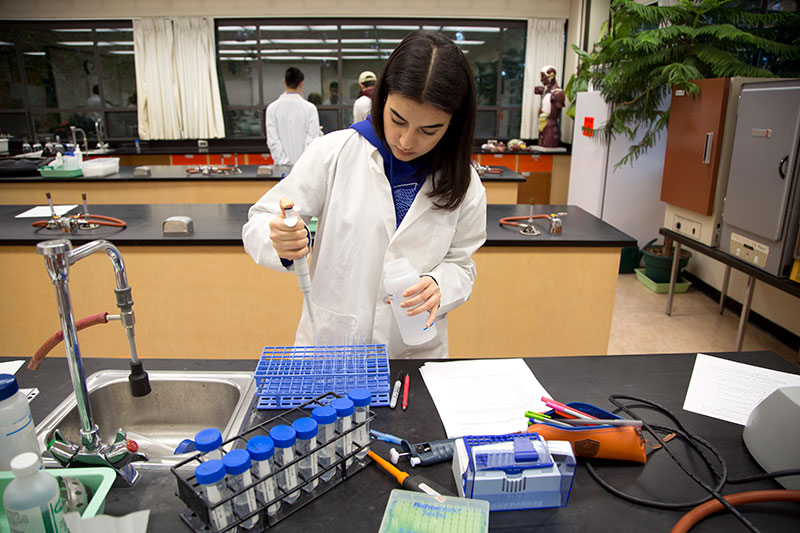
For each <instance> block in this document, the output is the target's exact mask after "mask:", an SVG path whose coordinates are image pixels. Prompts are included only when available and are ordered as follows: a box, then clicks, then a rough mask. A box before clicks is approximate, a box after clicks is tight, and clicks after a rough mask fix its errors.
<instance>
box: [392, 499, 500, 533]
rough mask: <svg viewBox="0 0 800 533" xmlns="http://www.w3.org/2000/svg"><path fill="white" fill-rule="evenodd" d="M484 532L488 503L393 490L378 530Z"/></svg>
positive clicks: (395, 532)
mask: <svg viewBox="0 0 800 533" xmlns="http://www.w3.org/2000/svg"><path fill="white" fill-rule="evenodd" d="M407 531H414V532H419V533H447V532H453V533H484V532H486V531H489V502H487V501H485V500H471V499H469V498H459V497H458V496H438V497H437V496H432V495H430V494H425V493H423V492H411V491H408V490H401V489H394V490H393V491H392V493H391V495H390V496H389V502H388V503H387V504H386V510H385V511H384V513H383V520H382V521H381V527H380V529H379V530H378V533H400V532H407Z"/></svg>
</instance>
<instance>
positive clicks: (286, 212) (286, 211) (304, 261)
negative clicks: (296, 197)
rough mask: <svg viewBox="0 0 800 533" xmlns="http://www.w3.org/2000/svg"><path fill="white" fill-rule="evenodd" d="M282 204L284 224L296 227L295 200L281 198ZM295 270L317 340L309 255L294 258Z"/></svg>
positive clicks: (288, 226)
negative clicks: (312, 304) (312, 305)
mask: <svg viewBox="0 0 800 533" xmlns="http://www.w3.org/2000/svg"><path fill="white" fill-rule="evenodd" d="M280 204H281V210H282V211H283V224H284V225H285V226H286V227H287V228H293V227H295V226H296V225H297V222H298V221H299V220H300V217H299V216H297V213H295V211H294V207H295V206H294V202H292V201H291V200H289V199H288V198H281V202H280ZM294 271H295V274H297V282H298V283H299V284H300V290H301V291H303V298H304V299H305V302H306V311H308V318H309V319H310V320H311V330H312V332H313V334H314V339H315V342H316V336H317V326H316V323H315V322H314V310H313V308H312V307H311V272H310V271H309V269H308V256H305V257H301V258H300V259H295V260H294Z"/></svg>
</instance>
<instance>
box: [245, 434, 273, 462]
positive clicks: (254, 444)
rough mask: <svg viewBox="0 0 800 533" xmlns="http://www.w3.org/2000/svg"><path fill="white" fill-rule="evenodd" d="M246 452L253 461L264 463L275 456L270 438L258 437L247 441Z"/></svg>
mask: <svg viewBox="0 0 800 533" xmlns="http://www.w3.org/2000/svg"><path fill="white" fill-rule="evenodd" d="M247 451H248V452H250V458H251V459H253V461H266V460H267V459H269V458H270V457H272V456H273V455H274V454H275V443H273V442H272V439H271V438H269V437H267V436H265V435H259V436H257V437H253V438H252V439H250V440H249V441H247Z"/></svg>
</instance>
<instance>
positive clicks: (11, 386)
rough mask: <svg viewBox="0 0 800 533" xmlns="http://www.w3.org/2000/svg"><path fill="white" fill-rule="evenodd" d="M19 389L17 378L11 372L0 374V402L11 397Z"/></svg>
mask: <svg viewBox="0 0 800 533" xmlns="http://www.w3.org/2000/svg"><path fill="white" fill-rule="evenodd" d="M18 390H19V384H17V378H15V377H14V376H13V374H0V402H2V401H3V400H5V399H6V398H11V397H12V396H14V395H15V394H16V393H17V391H18Z"/></svg>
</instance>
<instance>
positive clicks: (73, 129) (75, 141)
mask: <svg viewBox="0 0 800 533" xmlns="http://www.w3.org/2000/svg"><path fill="white" fill-rule="evenodd" d="M69 131H71V132H72V146H78V138H77V136H76V135H75V133H77V132H81V135H83V153H87V152H88V151H89V139H87V138H86V132H85V131H83V128H76V127H75V126H70V127H69Z"/></svg>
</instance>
